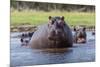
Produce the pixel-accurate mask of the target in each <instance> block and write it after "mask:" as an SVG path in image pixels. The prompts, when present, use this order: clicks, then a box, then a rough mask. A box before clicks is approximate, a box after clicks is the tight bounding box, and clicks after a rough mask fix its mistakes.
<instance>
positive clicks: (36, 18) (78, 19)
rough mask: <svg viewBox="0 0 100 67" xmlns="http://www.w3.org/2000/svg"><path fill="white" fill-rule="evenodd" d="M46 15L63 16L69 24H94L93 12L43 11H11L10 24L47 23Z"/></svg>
mask: <svg viewBox="0 0 100 67" xmlns="http://www.w3.org/2000/svg"><path fill="white" fill-rule="evenodd" d="M48 16H65V21H68V22H67V23H68V24H69V25H87V26H91V25H95V13H94V12H65V11H63V12H59V11H52V12H44V11H27V10H26V11H25V10H24V11H20V12H19V11H17V10H14V11H11V26H16V25H21V24H30V25H36V26H37V25H40V24H44V23H47V21H48Z"/></svg>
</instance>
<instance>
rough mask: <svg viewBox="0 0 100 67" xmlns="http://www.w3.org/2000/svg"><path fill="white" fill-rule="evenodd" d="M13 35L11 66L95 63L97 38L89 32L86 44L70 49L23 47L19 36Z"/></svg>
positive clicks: (75, 45)
mask: <svg viewBox="0 0 100 67" xmlns="http://www.w3.org/2000/svg"><path fill="white" fill-rule="evenodd" d="M19 34H21V33H18V32H17V33H15V32H14V33H11V48H10V50H11V66H12V67H16V66H31V65H38V64H58V63H76V62H93V61H95V36H93V35H91V32H87V43H86V44H74V46H73V47H72V48H69V49H48V50H36V49H30V48H28V47H25V46H23V47H22V46H21V45H20V44H21V43H20V39H19V38H18V37H14V36H17V35H19Z"/></svg>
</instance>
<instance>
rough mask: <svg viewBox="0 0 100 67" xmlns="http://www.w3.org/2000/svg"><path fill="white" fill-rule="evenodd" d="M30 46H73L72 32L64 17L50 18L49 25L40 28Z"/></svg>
mask: <svg viewBox="0 0 100 67" xmlns="http://www.w3.org/2000/svg"><path fill="white" fill-rule="evenodd" d="M29 46H30V47H31V48H66V47H72V46H73V37H72V32H71V29H70V28H69V26H68V25H67V24H66V23H65V21H64V17H63V16H62V17H51V16H49V18H48V23H47V24H44V25H41V26H39V27H38V29H37V31H35V32H34V34H33V36H32V38H31V40H30V42H29Z"/></svg>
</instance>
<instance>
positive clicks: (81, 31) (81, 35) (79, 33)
mask: <svg viewBox="0 0 100 67" xmlns="http://www.w3.org/2000/svg"><path fill="white" fill-rule="evenodd" d="M74 32H75V34H74V38H73V40H74V42H75V43H86V37H87V34H86V28H85V27H78V28H76V27H74Z"/></svg>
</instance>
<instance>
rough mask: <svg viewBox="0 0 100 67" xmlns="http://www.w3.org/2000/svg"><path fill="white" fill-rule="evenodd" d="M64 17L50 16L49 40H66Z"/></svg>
mask: <svg viewBox="0 0 100 67" xmlns="http://www.w3.org/2000/svg"><path fill="white" fill-rule="evenodd" d="M64 26H65V21H64V16H62V17H51V16H49V22H48V39H49V40H62V39H64V38H65V32H64Z"/></svg>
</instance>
